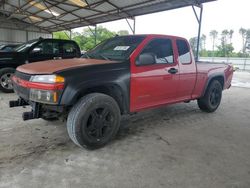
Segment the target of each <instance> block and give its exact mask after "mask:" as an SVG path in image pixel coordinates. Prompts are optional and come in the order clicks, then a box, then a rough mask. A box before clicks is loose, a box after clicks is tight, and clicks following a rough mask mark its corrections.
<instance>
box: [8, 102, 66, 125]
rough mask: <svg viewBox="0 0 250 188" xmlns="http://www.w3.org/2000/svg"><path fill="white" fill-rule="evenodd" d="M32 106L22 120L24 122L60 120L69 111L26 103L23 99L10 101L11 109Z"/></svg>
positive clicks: (62, 107) (59, 107)
mask: <svg viewBox="0 0 250 188" xmlns="http://www.w3.org/2000/svg"><path fill="white" fill-rule="evenodd" d="M27 105H29V106H31V111H30V112H24V113H23V114H22V118H23V120H24V121H27V120H31V119H39V118H44V119H50V118H60V117H62V116H63V115H65V114H67V110H66V108H65V107H64V106H56V105H46V104H42V103H38V102H32V101H26V100H24V99H23V98H21V97H20V98H19V99H17V100H15V101H9V107H10V108H13V107H20V106H27Z"/></svg>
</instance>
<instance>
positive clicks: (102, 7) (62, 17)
mask: <svg viewBox="0 0 250 188" xmlns="http://www.w3.org/2000/svg"><path fill="white" fill-rule="evenodd" d="M210 1H214V0H126V1H125V0H54V1H49V0H0V18H1V19H4V20H8V21H11V22H13V23H15V22H20V23H22V25H25V26H24V27H23V28H22V29H23V30H31V28H33V29H34V28H35V29H36V30H39V31H41V32H47V33H52V32H55V31H61V30H71V29H73V28H77V27H83V26H96V25H97V24H100V23H104V22H109V21H114V20H119V19H128V18H129V19H133V20H134V26H133V27H132V26H131V25H130V28H131V29H132V30H133V32H134V31H135V16H140V15H144V14H149V13H155V12H160V11H166V10H171V9H177V8H182V7H187V6H192V7H193V10H194V12H195V15H196V18H197V20H198V23H199V31H200V26H201V18H202V3H206V2H210ZM195 6H196V7H199V8H200V15H198V14H197V13H196V11H195V8H194V7H195ZM2 27H4V26H2V25H1V26H0V28H2ZM33 29H32V30H33ZM199 35H200V32H199ZM199 35H198V36H199ZM199 38H200V37H198V39H199Z"/></svg>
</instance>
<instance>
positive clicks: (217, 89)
mask: <svg viewBox="0 0 250 188" xmlns="http://www.w3.org/2000/svg"><path fill="white" fill-rule="evenodd" d="M221 98H222V85H221V83H220V82H219V81H218V80H213V81H212V82H211V83H210V84H209V86H208V88H207V90H206V93H205V95H204V96H203V97H202V98H200V99H198V106H199V108H200V109H201V110H202V111H205V112H214V111H215V110H217V108H218V107H219V105H220V102H221Z"/></svg>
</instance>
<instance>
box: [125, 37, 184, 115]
mask: <svg viewBox="0 0 250 188" xmlns="http://www.w3.org/2000/svg"><path fill="white" fill-rule="evenodd" d="M172 44H173V42H172V40H171V39H168V38H152V39H150V40H149V41H148V42H147V43H146V45H145V46H144V47H143V49H142V50H141V51H140V52H139V53H138V55H137V57H136V59H134V60H132V62H131V63H132V66H131V89H130V91H131V96H130V98H131V101H130V111H131V112H135V111H139V110H142V109H146V108H151V107H156V106H160V105H163V104H167V103H171V102H174V101H175V97H176V94H177V88H178V83H179V74H178V64H177V61H176V57H175V56H174V52H173V45H172ZM142 54H153V55H154V57H155V62H152V63H151V64H150V63H147V65H145V64H143V62H139V59H140V58H139V57H140V55H142ZM171 70H176V72H175V73H174V72H171Z"/></svg>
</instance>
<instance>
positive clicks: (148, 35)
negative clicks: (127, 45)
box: [119, 34, 186, 40]
mask: <svg viewBox="0 0 250 188" xmlns="http://www.w3.org/2000/svg"><path fill="white" fill-rule="evenodd" d="M130 36H143V37H168V38H176V39H177V38H178V39H184V40H186V38H184V37H180V36H175V35H165V34H135V35H121V36H119V37H130Z"/></svg>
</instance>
